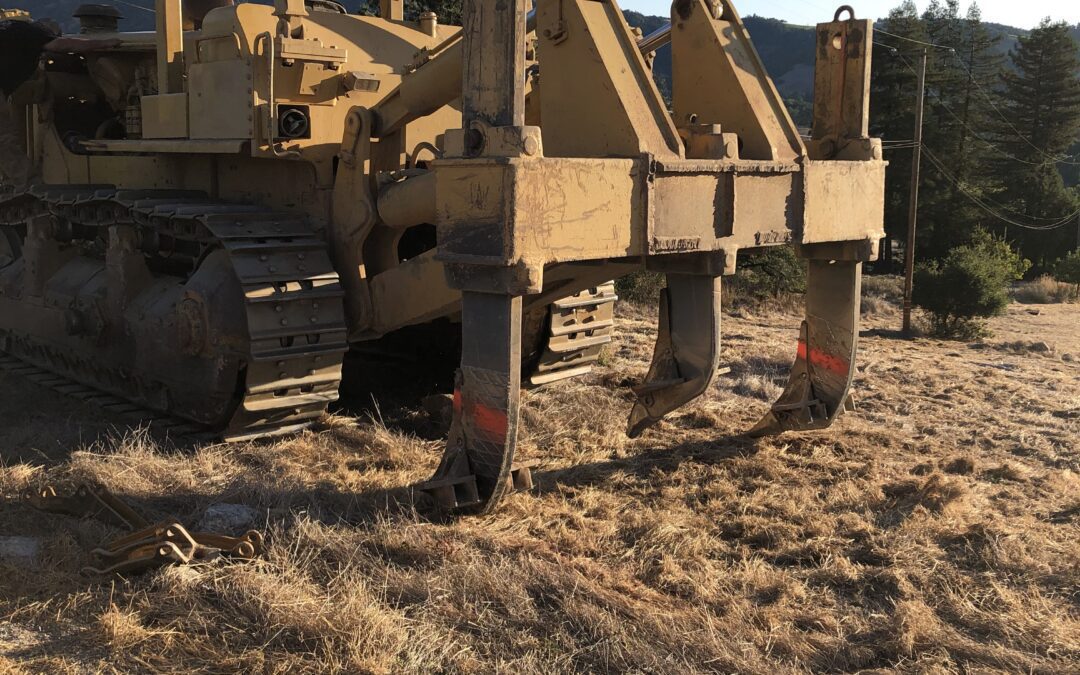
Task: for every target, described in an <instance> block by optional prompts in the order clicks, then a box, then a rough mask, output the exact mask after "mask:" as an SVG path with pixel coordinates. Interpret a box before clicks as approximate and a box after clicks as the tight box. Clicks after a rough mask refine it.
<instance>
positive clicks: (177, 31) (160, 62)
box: [154, 0, 184, 94]
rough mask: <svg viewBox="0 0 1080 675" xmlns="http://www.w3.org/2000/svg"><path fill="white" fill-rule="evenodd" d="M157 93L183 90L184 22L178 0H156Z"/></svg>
mask: <svg viewBox="0 0 1080 675" xmlns="http://www.w3.org/2000/svg"><path fill="white" fill-rule="evenodd" d="M154 17H155V22H156V24H155V25H156V28H157V35H158V40H157V83H158V93H161V94H170V93H178V92H182V91H183V90H184V84H183V82H184V23H183V17H182V16H181V10H180V2H179V0H156V1H155V2H154Z"/></svg>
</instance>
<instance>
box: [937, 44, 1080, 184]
mask: <svg viewBox="0 0 1080 675" xmlns="http://www.w3.org/2000/svg"><path fill="white" fill-rule="evenodd" d="M952 54H953V56H954V57H956V62H957V63H959V64H960V67H961V68H963V69H964V72H966V73H967V74H968V78H969V80H970V82H971V83H972V84H974V85H975V88H976V89H978V90H979V93H980V94H982V95H983V98H985V99H986V102H987V103H989V104H990V107H991V108H993V109H994V112H996V113H997V115H998V117H1000V118H1001V119H1002V121H1003V122H1005V124H1008V125H1009V128H1011V129H1012V130H1013V131H1014V132H1016V136H1017V138H1019V139H1020V140H1022V141H1024V142H1025V143H1027V144H1028V145H1030V146H1031V147H1032V148H1034V149H1035V151H1036V152H1038V153H1039V154H1040V155H1042V156H1043V157H1046V158H1047V159H1049V160H1052V161H1054V162H1059V163H1062V164H1069V165H1072V166H1080V162H1070V161H1068V159H1072V158H1074V157H1075V155H1064V156H1062V157H1053V156H1051V155H1050V154H1049V153H1048V152H1046V151H1045V150H1043V149H1042V148H1040V147H1039V146H1037V145H1035V144H1034V143H1032V142H1031V141H1030V140H1029V139H1028V138H1027V137H1026V136H1024V135H1023V134H1022V133H1020V130H1019V129H1017V128H1016V125H1014V124H1013V123H1012V122H1011V121H1009V119H1008V118H1007V117H1005V114H1004V113H1002V112H1001V109H1000V108H998V107H997V105H996V104H995V103H994V101H993V99H991V98H990V95H989V94H988V93H986V90H985V89H983V86H982V85H981V84H979V81H978V80H976V79H975V73H974V72H973V71H972V70H971V69H970V68H968V66H967V64H966V63H964V61H963V59H961V58H960V55H959V54H957V53H956V51H955V50H953V53H952ZM1066 158H1068V159H1066Z"/></svg>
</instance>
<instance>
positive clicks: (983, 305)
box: [912, 232, 1031, 339]
mask: <svg viewBox="0 0 1080 675" xmlns="http://www.w3.org/2000/svg"><path fill="white" fill-rule="evenodd" d="M1030 267H1031V263H1030V262H1029V261H1027V260H1024V259H1023V258H1022V257H1021V256H1020V255H1019V254H1018V253H1017V252H1016V251H1014V250H1013V249H1012V247H1010V246H1009V244H1008V243H1007V242H1005V241H1004V240H1002V239H997V238H995V237H993V236H992V235H990V234H987V233H985V232H980V233H978V234H977V235H976V236H975V237H974V238H973V240H972V242H971V243H970V244H967V245H965V246H958V247H956V248H954V249H953V250H951V251H950V252H949V254H948V255H947V256H945V258H944V259H942V260H940V261H931V262H929V263H925V264H923V265H920V266H919V268H918V269H917V270H916V275H915V288H914V292H913V294H912V302H913V303H914V304H915V305H918V306H919V307H921V308H923V309H924V310H926V312H927V313H928V314H929V315H930V328H931V332H932V333H933V334H934V335H937V336H940V337H956V338H961V339H968V338H973V337H977V336H979V335H983V334H985V333H986V332H987V331H986V323H985V321H983V319H985V318H986V317H991V316H996V315H999V314H1002V313H1003V312H1004V311H1005V307H1006V306H1007V305H1008V304H1009V295H1008V286H1009V284H1010V283H1011V282H1012V281H1015V280H1016V279H1019V278H1021V277H1023V275H1024V273H1025V272H1026V271H1027V270H1028V269H1029V268H1030Z"/></svg>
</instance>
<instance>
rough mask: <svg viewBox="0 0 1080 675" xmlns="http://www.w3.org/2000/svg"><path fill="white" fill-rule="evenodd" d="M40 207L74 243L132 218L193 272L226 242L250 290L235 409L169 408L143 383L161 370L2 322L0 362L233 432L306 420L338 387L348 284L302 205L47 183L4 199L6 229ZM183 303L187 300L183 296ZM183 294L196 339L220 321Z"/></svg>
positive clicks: (73, 388) (152, 245)
mask: <svg viewBox="0 0 1080 675" xmlns="http://www.w3.org/2000/svg"><path fill="white" fill-rule="evenodd" d="M39 216H53V217H55V218H57V219H59V221H60V222H61V223H62V227H61V228H60V229H61V230H62V231H63V233H64V237H63V239H64V242H65V245H69V246H70V245H74V244H72V242H76V243H79V242H82V243H83V244H84V245H85V246H87V247H88V248H89V247H90V244H91V243H93V242H95V241H96V242H100V241H101V236H102V234H103V233H104V232H106V231H107V229H108V228H110V227H111V226H115V225H121V226H131V227H133V228H134V230H135V231H137V232H138V240H139V241H140V244H141V245H142V246H143V248H144V249H147V250H151V249H152V250H153V251H154V252H155V254H157V252H158V250H159V247H160V246H163V245H164V246H167V248H169V249H170V250H171V251H172V252H173V253H176V254H177V255H176V258H177V259H178V260H180V261H183V260H186V259H190V261H191V274H194V272H195V270H197V269H198V268H199V266H200V265H202V264H203V263H204V262H205V261H206V260H207V258H208V257H209V256H211V255H212V254H214V253H215V252H216V251H218V250H221V251H224V252H225V254H226V255H227V257H228V263H229V266H230V267H231V271H232V274H233V275H234V277H235V280H236V281H237V282H238V283H239V288H240V289H241V293H242V298H240V301H241V302H242V311H243V314H244V319H245V324H246V328H245V330H246V343H245V344H243V345H232V346H231V347H230V348H231V349H232V350H233V351H234V352H236V356H237V358H239V359H240V361H241V362H242V366H241V380H242V381H241V383H240V384H239V385H238V386H237V392H236V395H235V397H234V400H235V401H236V402H235V407H234V409H233V412H232V415H231V418H230V419H229V420H228V423H227V424H225V425H224V426H223V427H221V426H219V427H218V428H214V427H213V426H210V425H207V424H206V423H205V421H204V420H201V419H199V415H197V414H195V413H196V411H190V414H185V413H186V412H188V411H185V410H183V409H180V410H175V409H173V407H172V406H170V405H168V401H170V400H171V399H172V397H171V396H165V397H164V398H163V399H161V398H160V397H159V400H164V401H165V402H166V405H160V404H159V405H154V404H152V403H151V402H150V401H148V400H147V399H148V398H152V397H148V396H146V395H144V393H143V392H142V390H141V389H140V386H139V384H138V383H139V381H140V380H147V381H154V373H152V372H145V373H131V372H120V371H117V370H116V369H113V370H112V371H111V372H110V369H109V368H108V366H107V365H102V364H100V363H92V361H93V359H92V358H90V359H87V358H86V356H87V355H85V354H80V355H79V357H78V358H72V357H71V355H70V354H67V353H64V352H63V351H62V350H58V349H57V348H56V347H55V346H54V345H50V344H48V342H47V341H45V340H37V339H35V338H34V336H32V335H31V336H28V335H26V334H20V335H18V336H17V337H16V336H13V335H12V334H11V332H10V331H6V330H4V329H3V328H0V350H2V351H4V352H7V353H8V358H7V359H5V360H4V362H3V363H2V364H0V365H3V367H5V369H8V370H13V371H14V372H16V373H18V374H24V375H26V376H28V377H30V378H31V379H34V380H36V381H38V382H39V383H42V384H46V385H47V386H51V387H53V388H55V389H57V390H59V391H63V392H64V393H69V394H71V395H75V396H78V397H80V398H83V399H84V400H88V401H90V402H95V403H98V404H100V405H102V406H103V407H105V408H106V409H112V410H113V411H115V412H119V413H120V414H123V415H126V416H128V417H139V416H145V417H143V418H142V419H145V420H146V421H148V422H152V423H156V424H159V425H161V426H165V427H166V428H169V429H174V430H175V431H176V432H177V433H181V434H184V435H192V434H195V433H203V434H204V435H212V436H214V437H216V438H218V439H221V440H226V441H242V440H247V439H251V438H258V437H264V436H273V435H278V434H283V433H289V432H292V431H295V430H299V429H302V428H304V427H306V426H309V425H310V424H312V423H313V422H314V421H315V420H317V419H318V418H319V417H320V416H321V415H322V414H323V413H324V412H325V411H326V409H327V406H328V404H329V403H330V402H332V401H334V400H336V399H337V396H338V384H339V382H340V380H341V364H342V359H343V357H344V354H345V352H346V351H347V350H348V343H347V341H346V327H345V323H344V311H343V305H342V301H341V297H342V289H341V286H340V284H339V282H338V277H337V274H336V273H335V272H334V270H333V267H332V265H331V262H330V258H329V255H328V253H327V250H326V244H325V242H324V241H323V240H322V239H320V238H319V237H318V235H317V233H316V232H315V231H314V230H313V229H312V227H311V226H310V225H309V224H308V222H307V221H306V219H305V218H304V217H303V216H300V215H296V214H291V213H285V212H280V211H274V210H271V209H266V208H263V207H259V206H253V205H249V204H235V203H227V202H221V201H217V200H213V199H210V198H208V197H207V196H206V195H204V194H202V193H198V192H188V191H177V190H173V191H169V190H117V189H115V188H112V187H107V186H64V187H55V188H54V187H42V188H35V189H33V190H31V191H30V192H29V193H22V194H18V195H11V196H8V197H7V198H6V199H0V225H4V226H6V229H7V230H8V234H9V238H10V235H12V234H13V235H14V236H15V238H16V239H18V240H20V241H23V242H25V241H26V238H27V223H28V222H29V220H30V219H32V218H34V217H39ZM108 236H111V234H110V235H108ZM163 242H164V243H163ZM17 253H18V252H17ZM18 257H19V255H16V259H17V258H18ZM110 264H111V263H110ZM189 278H190V277H189ZM185 303H189V304H190V308H189V307H181V305H185ZM177 304H178V307H177V311H181V312H186V314H188V315H189V316H186V317H185V318H186V323H185V324H184V325H185V326H189V328H188V332H189V333H192V334H191V335H188V336H187V337H186V339H187V341H188V342H192V343H194V344H195V345H196V346H195V347H193V349H198V345H200V344H203V343H209V342H211V341H212V340H213V339H214V338H213V337H212V333H213V331H214V328H215V327H214V326H213V325H212V324H211V323H210V321H209V319H208V318H207V317H205V316H203V315H200V309H201V308H200V306H199V304H198V302H197V301H196V300H194V299H190V300H189V299H188V298H186V297H185V298H184V299H183V300H181V301H180V302H179V303H177ZM235 309H236V310H238V311H240V310H241V308H240V306H239V305H238V306H237V307H236V308H235ZM110 318H112V319H115V317H110ZM68 351H70V350H68ZM91 356H92V355H91ZM12 358H15V359H17V362H14V363H13V362H12V360H11V359H12ZM16 364H22V365H16ZM20 371H21V372H20ZM154 384H155V385H157V386H161V382H159V381H155V382H154ZM207 432H210V433H207Z"/></svg>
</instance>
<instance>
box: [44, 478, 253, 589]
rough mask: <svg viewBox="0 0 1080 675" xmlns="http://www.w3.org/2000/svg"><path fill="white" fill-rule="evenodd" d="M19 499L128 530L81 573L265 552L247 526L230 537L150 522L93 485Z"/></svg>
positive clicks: (53, 489) (94, 553) (125, 571)
mask: <svg viewBox="0 0 1080 675" xmlns="http://www.w3.org/2000/svg"><path fill="white" fill-rule="evenodd" d="M23 500H24V502H25V503H26V504H27V505H29V506H31V507H33V508H35V509H38V510H40V511H45V512H47V513H57V514H63V515H67V516H72V517H75V518H95V519H98V520H101V521H103V522H106V523H108V524H110V525H113V526H116V527H121V528H126V529H128V530H131V532H130V533H129V534H126V535H122V536H120V537H116V538H114V539H110V540H108V541H106V542H104V543H103V544H101V545H100V546H98V547H97V548H95V549H94V550H93V551H91V556H92V557H93V559H94V564H92V565H86V566H85V567H83V572H84V573H87V574H96V575H109V574H133V573H138V572H143V571H146V570H148V569H151V568H154V567H161V566H163V565H167V564H178V565H190V564H194V563H198V562H207V561H210V560H214V559H216V558H219V557H222V556H224V557H227V558H234V559H239V560H253V559H255V558H258V557H261V556H263V555H264V553H265V542H264V539H263V535H262V533H260V532H258V531H257V530H249V531H248V532H246V533H244V534H243V535H242V536H239V537H233V536H228V535H224V534H217V533H212V532H191V531H189V530H188V529H187V528H185V527H184V526H183V525H182V524H180V523H178V522H164V523H159V524H156V525H150V524H148V522H147V521H146V519H145V518H143V517H142V516H141V515H139V514H138V513H136V512H135V510H134V509H132V508H131V507H130V506H129V505H127V504H126V503H125V502H124V501H123V500H121V499H119V498H118V497H116V496H115V495H113V494H112V493H110V492H109V491H108V490H107V489H105V488H104V487H103V486H101V485H98V484H91V483H83V484H79V485H76V486H74V487H72V488H70V489H68V490H63V489H59V490H58V489H57V488H56V487H55V486H52V485H44V486H40V487H37V488H32V489H30V490H28V491H27V492H26V493H24V495H23Z"/></svg>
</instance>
